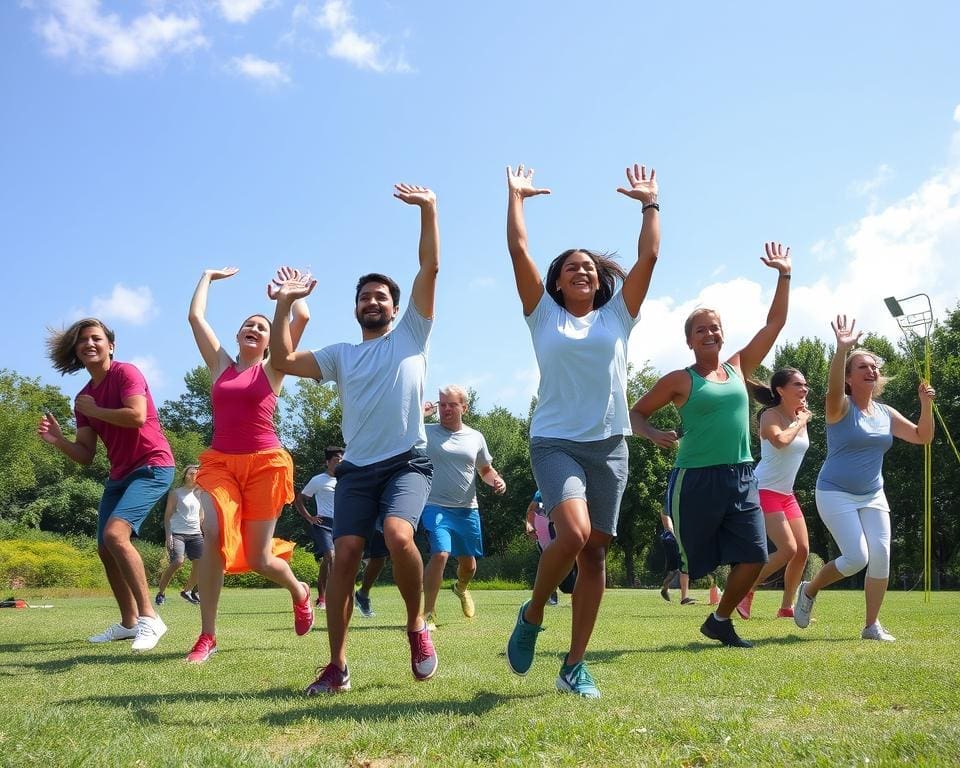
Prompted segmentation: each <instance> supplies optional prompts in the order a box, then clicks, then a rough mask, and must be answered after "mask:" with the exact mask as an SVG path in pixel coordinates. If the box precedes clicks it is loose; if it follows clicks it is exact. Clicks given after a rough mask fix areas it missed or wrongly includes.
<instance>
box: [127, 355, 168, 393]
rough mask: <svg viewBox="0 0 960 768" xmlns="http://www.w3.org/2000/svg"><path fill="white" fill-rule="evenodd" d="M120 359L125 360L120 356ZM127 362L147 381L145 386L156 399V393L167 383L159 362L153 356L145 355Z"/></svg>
mask: <svg viewBox="0 0 960 768" xmlns="http://www.w3.org/2000/svg"><path fill="white" fill-rule="evenodd" d="M121 359H124V360H127V358H124V357H123V356H122V355H121ZM128 362H129V363H131V364H132V365H135V366H136V367H137V368H139V369H140V373H142V374H143V378H145V379H146V380H147V385H148V386H149V387H150V390H151V392H153V393H154V397H156V391H157V390H158V389H159V388H160V387H162V386H163V385H164V384H166V381H167V380H166V376H165V375H164V372H163V366H162V365H161V364H160V361H159V360H157V358H155V357H154V356H153V355H146V356H145V357H131V358H129V359H128Z"/></svg>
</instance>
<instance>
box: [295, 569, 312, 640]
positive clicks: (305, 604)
mask: <svg viewBox="0 0 960 768" xmlns="http://www.w3.org/2000/svg"><path fill="white" fill-rule="evenodd" d="M300 586H302V587H303V589H304V591H306V593H307V596H306V597H305V598H304V599H303V600H301V601H300V602H299V603H294V604H293V628H294V629H295V630H296V632H297V634H298V635H305V634H307V632H309V631H310V628H311V627H312V626H313V606H312V605H310V587H308V586H307V585H306V584H304V583H303V582H302V581H301V582H300Z"/></svg>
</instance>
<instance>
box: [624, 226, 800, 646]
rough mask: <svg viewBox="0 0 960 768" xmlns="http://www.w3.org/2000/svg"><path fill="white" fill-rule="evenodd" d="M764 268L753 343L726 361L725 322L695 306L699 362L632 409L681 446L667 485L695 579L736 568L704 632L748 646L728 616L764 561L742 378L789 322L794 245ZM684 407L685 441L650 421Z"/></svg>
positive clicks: (643, 427) (651, 434)
mask: <svg viewBox="0 0 960 768" xmlns="http://www.w3.org/2000/svg"><path fill="white" fill-rule="evenodd" d="M765 252H766V254H765V256H763V257H761V259H762V261H763V263H764V264H766V265H767V266H768V267H770V268H771V269H775V270H777V274H778V279H777V287H776V290H775V291H774V294H773V301H772V303H771V304H770V311H769V312H768V313H767V321H766V323H765V324H764V326H763V327H762V328H761V329H760V330H759V331H758V332H757V334H756V335H755V336H754V337H753V338H752V339H751V340H750V342H749V343H748V344H747V345H746V346H745V347H744V348H743V349H741V350H739V351H738V352H735V353H734V354H733V355H731V356H730V357H729V358H727V360H726V361H722V360H721V356H720V352H721V349H722V347H723V325H722V323H721V321H720V315H719V314H718V313H717V312H716V311H715V310H712V309H706V308H700V309H696V310H694V311H693V313H691V315H690V316H689V317H688V318H687V321H686V323H685V324H684V333H685V335H686V339H687V346H688V347H690V349H691V350H693V356H694V364H693V365H691V366H690V367H688V368H684V369H681V370H677V371H672V372H670V373H668V374H667V375H666V376H664V377H663V378H661V379H660V380H659V381H658V382H657V383H656V384H654V386H653V387H652V388H651V389H650V391H649V392H647V394H645V395H644V396H643V397H641V398H640V399H639V400H638V401H637V402H636V403H635V404H634V406H633V407H632V408H631V410H630V421H631V426H632V427H633V433H634V434H635V435H639V436H641V437H645V438H647V439H648V440H650V441H652V442H654V443H656V444H657V445H659V446H660V447H661V448H669V449H675V448H677V447H678V443H679V450H678V451H677V459H676V462H675V467H676V468H675V469H674V471H673V472H672V473H671V475H670V484H669V488H668V491H667V503H668V510H667V511H668V513H669V514H670V516H671V518H672V519H673V525H674V530H675V532H676V535H677V539H678V541H679V542H680V552H681V558H682V560H683V561H684V562H685V565H686V566H687V570H688V571H689V573H690V577H691V578H694V579H696V578H700V577H702V576H705V575H706V574H707V573H709V572H710V571H712V570H713V569H714V568H716V567H717V566H718V565H721V564H725V563H730V564H734V565H733V568H732V569H731V571H730V576H729V577H728V579H727V585H726V590H725V591H724V593H723V598H722V599H721V601H720V605H719V606H718V607H717V610H716V612H715V613H712V614H710V615H709V616H708V617H707V620H706V621H705V622H704V623H703V626H702V627H701V628H700V631H701V632H702V633H703V634H704V635H706V636H707V637H709V638H711V639H713V640H719V641H720V642H722V643H723V644H724V645H732V646H736V647H741V648H749V647H750V643H748V642H747V641H745V640H742V639H741V638H740V637H739V636H738V635H737V633H736V631H735V630H734V628H733V622H732V621H730V615H731V613H732V612H733V610H734V608H735V607H736V605H737V603H739V602H740V600H741V599H742V598H743V596H744V595H745V594H746V593H747V592H748V591H749V590H750V587H751V586H752V585H753V582H754V580H755V579H756V577H757V574H758V573H759V572H760V569H761V568H762V567H763V563H764V562H766V559H767V548H766V536H765V534H764V528H763V514H762V513H761V511H760V506H759V500H758V494H757V483H756V480H755V479H754V478H753V457H752V456H751V454H750V421H749V419H750V406H749V399H748V396H747V388H746V386H745V384H744V382H745V380H746V379H747V378H748V377H749V376H750V375H751V374H752V373H753V372H754V370H756V368H757V366H758V365H760V363H761V361H762V360H763V358H764V357H766V356H767V354H768V353H769V352H770V350H771V349H772V348H773V345H774V342H775V341H776V340H777V336H778V335H779V334H780V331H781V330H782V329H783V326H784V325H785V324H786V321H787V307H788V304H789V295H790V268H791V264H790V249H789V248H784V247H783V246H782V245H781V244H780V243H767V244H766V245H765ZM671 403H672V404H673V405H674V406H676V408H677V409H678V411H679V412H680V418H681V423H682V425H683V426H682V435H683V439H682V440H681V439H680V435H678V434H677V432H675V431H673V430H669V431H663V430H660V429H657V428H656V427H654V426H653V425H652V424H650V421H649V419H650V417H651V416H652V415H653V414H654V413H655V412H656V411H658V410H659V409H661V408H664V407H666V406H668V405H670V404H671Z"/></svg>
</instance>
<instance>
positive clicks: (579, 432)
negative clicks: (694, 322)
mask: <svg viewBox="0 0 960 768" xmlns="http://www.w3.org/2000/svg"><path fill="white" fill-rule="evenodd" d="M627 181H628V186H627V187H621V188H620V189H618V190H617V191H618V192H620V193H621V194H624V195H626V196H627V197H630V198H632V199H634V200H637V201H639V202H640V203H641V204H642V213H641V215H642V219H643V224H642V227H641V230H640V238H639V243H638V254H637V261H636V263H635V264H634V265H633V267H632V268H631V270H630V272H629V274H626V273H624V270H623V269H622V268H621V267H620V266H619V265H618V264H617V263H616V262H614V261H613V260H612V259H610V258H609V257H608V256H606V255H604V254H600V253H595V252H593V251H588V250H585V249H580V248H574V249H571V250H568V251H564V252H563V253H561V254H560V255H559V256H558V257H557V258H555V259H554V260H553V262H552V263H551V264H550V267H549V269H548V270H547V276H546V280H543V279H542V278H541V277H540V271H539V270H538V268H537V265H536V263H535V262H534V261H533V259H532V258H531V256H530V253H529V252H528V250H527V231H526V224H525V222H524V216H523V203H524V200H526V198H528V197H533V196H536V195H542V194H549V190H546V189H537V188H536V187H534V186H533V171H532V170H527V171H525V170H524V168H523V166H522V165H521V166H519V167H518V168H517V171H516V173H514V172H513V170H512V169H511V168H509V167H508V168H507V187H508V193H509V202H508V207H507V245H508V248H509V251H510V257H511V259H512V260H513V271H514V277H515V279H516V284H517V292H518V294H519V295H520V302H521V304H522V305H523V314H524V317H525V319H526V321H527V325H528V326H529V328H530V334H531V336H532V338H533V349H534V352H535V354H536V356H537V363H538V365H539V368H540V387H539V391H538V393H537V397H538V400H537V406H536V409H535V410H534V413H533V418H532V421H531V425H530V459H531V463H532V464H533V473H534V476H535V479H536V481H537V486H538V487H539V489H540V493H541V494H542V497H543V503H544V508H545V509H546V510H547V514H548V515H549V517H550V520H551V522H552V523H553V524H554V528H555V530H556V533H557V537H556V539H555V540H554V541H553V542H552V543H551V544H550V546H549V547H547V549H546V550H545V551H544V552H543V555H542V556H541V557H540V565H539V567H538V569H537V577H536V582H535V583H534V587H533V594H532V596H531V598H530V600H528V601H527V602H525V603H524V604H523V605H522V606H521V607H520V611H519V614H518V616H517V623H516V625H515V627H514V630H513V633H512V635H511V636H510V640H509V642H508V644H507V661H508V663H509V665H510V668H511V669H512V670H513V671H514V672H515V673H516V674H518V675H525V674H527V672H528V671H529V669H530V666H531V665H532V664H533V657H534V651H535V646H536V639H537V634H538V633H539V632H540V631H541V630H542V626H541V624H542V622H543V612H544V606H545V605H546V603H547V601H548V600H549V598H550V595H551V594H552V593H553V591H554V590H555V589H556V588H557V585H558V584H560V582H561V581H562V580H563V578H564V577H565V576H566V575H567V574H568V573H569V572H570V570H571V568H572V567H573V565H574V563H576V564H577V565H578V567H579V575H578V577H577V583H576V587H575V588H574V592H573V627H572V632H571V639H570V650H569V651H568V653H567V656H566V658H565V659H564V662H563V665H562V666H561V668H560V675H559V677H558V678H557V688H558V689H559V690H561V691H564V692H568V693H574V694H577V695H579V696H583V697H587V698H596V697H598V696H599V695H600V691H599V689H598V688H597V686H596V684H595V683H594V681H593V678H592V677H591V676H590V673H589V672H588V671H587V668H586V665H585V664H584V662H583V658H584V654H585V653H586V648H587V643H588V642H589V640H590V635H591V634H592V632H593V626H594V624H595V622H596V619H597V612H598V611H599V609H600V601H601V599H602V598H603V590H604V586H605V580H606V556H607V549H608V547H609V546H610V542H611V541H612V540H613V537H614V535H615V534H616V530H617V516H618V514H619V511H620V499H621V497H622V496H623V491H624V488H625V487H626V482H627V444H626V439H625V435H629V434H630V433H631V430H630V419H629V416H628V410H627V393H626V386H627V339H628V338H629V336H630V332H631V330H632V329H633V326H634V325H635V324H636V322H637V319H638V316H639V313H640V304H641V303H642V302H643V299H644V297H645V296H646V294H647V289H648V288H649V286H650V278H651V276H652V274H653V267H654V265H655V264H656V261H657V254H658V252H659V249H660V221H659V211H660V207H659V205H658V204H657V182H656V178H655V172H654V171H653V170H651V171H650V175H649V176H647V170H646V168H645V167H643V166H640V165H634V166H633V167H631V168H627ZM621 281H622V285H621V286H620V289H619V290H617V288H618V283H619V282H621Z"/></svg>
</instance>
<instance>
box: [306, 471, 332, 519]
mask: <svg viewBox="0 0 960 768" xmlns="http://www.w3.org/2000/svg"><path fill="white" fill-rule="evenodd" d="M336 490H337V478H335V477H330V475H328V474H327V473H326V472H321V473H320V474H319V475H314V476H313V477H311V478H310V482H308V483H307V484H306V485H305V486H303V490H302V491H300V493H302V494H303V495H304V496H306V497H308V498H309V497H311V496H312V497H313V498H314V500H315V501H316V502H317V517H329V518H331V519H332V518H333V497H334V495H335V494H336Z"/></svg>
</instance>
